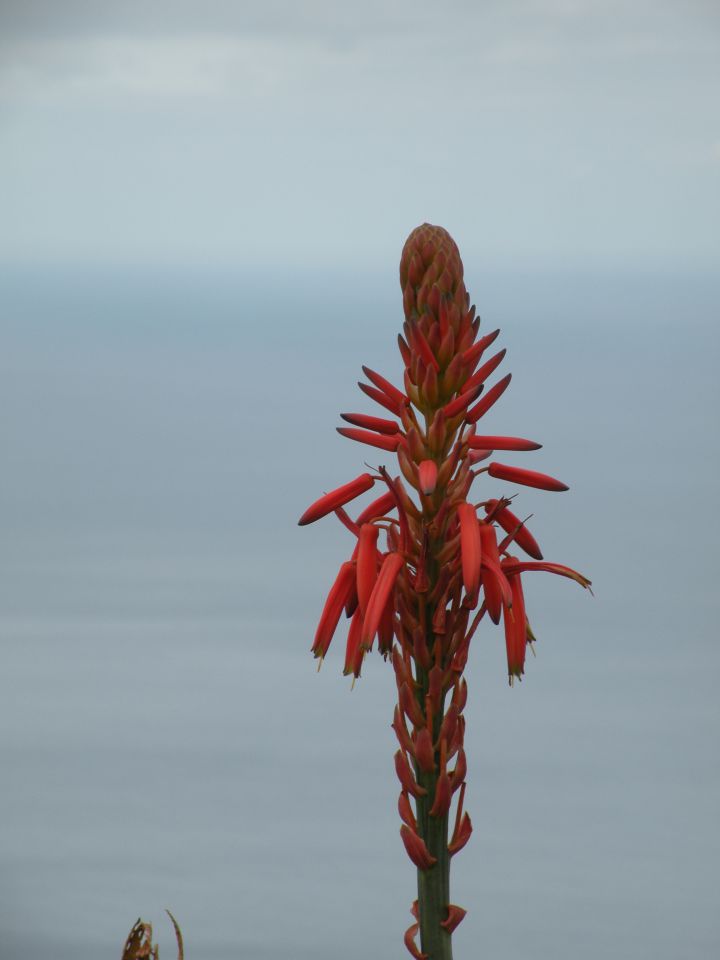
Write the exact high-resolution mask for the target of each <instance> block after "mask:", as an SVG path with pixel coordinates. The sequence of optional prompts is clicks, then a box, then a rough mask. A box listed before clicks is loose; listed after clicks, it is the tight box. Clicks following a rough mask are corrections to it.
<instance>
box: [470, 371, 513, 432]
mask: <svg viewBox="0 0 720 960" xmlns="http://www.w3.org/2000/svg"><path fill="white" fill-rule="evenodd" d="M511 380H512V374H511V373H507V374H505V376H504V377H503V378H502V380H498V382H497V383H496V384H495V386H494V387H491V388H490V389H489V390H488V392H487V393H486V394H485V396H484V397H483V398H482V400H480V401H479V403H476V404H475V406H474V407H471V408H470V409H469V410H468V412H467V416H466V417H465V419H466V420H467V422H468V423H477V422H478V420H479V419H480V417H484V416H485V414H486V413H487V412H488V410H489V409H490V407H492V405H493V404H494V403H496V402H497V401H498V400H499V399H500V397H501V396H502V395H503V394H504V393H505V391H506V390H507V388H508V387H509V386H510V381H511Z"/></svg>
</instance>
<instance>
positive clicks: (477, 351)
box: [462, 327, 500, 369]
mask: <svg viewBox="0 0 720 960" xmlns="http://www.w3.org/2000/svg"><path fill="white" fill-rule="evenodd" d="M499 333H500V328H499V327H498V329H497V330H493V332H492V333H486V334H485V336H484V337H481V338H480V339H479V340H478V342H477V343H476V344H474V346H472V347H469V348H468V349H467V350H466V351H465V353H463V355H462V361H463V363H464V364H466V365H467V366H468V367H470V369H473V368H474V366H475V364H476V363H477V362H478V360H479V359H480V357H481V356H482V355H483V353H484V352H485V350H487V348H488V347H489V346H490V344H491V343H493V342H494V341H495V340H496V339H497V337H498V334H499Z"/></svg>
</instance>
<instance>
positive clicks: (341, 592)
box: [312, 562, 355, 657]
mask: <svg viewBox="0 0 720 960" xmlns="http://www.w3.org/2000/svg"><path fill="white" fill-rule="evenodd" d="M354 579H355V564H353V563H349V562H348V563H344V564H343V565H342V566H341V567H340V572H339V573H338V575H337V577H336V579H335V583H334V584H333V585H332V587H331V589H330V593H329V594H328V597H327V600H326V601H325V606H324V607H323V612H322V615H321V616H320V622H319V623H318V627H317V630H316V631H315V639H314V640H313V645H312V652H313V653H314V654H315V656H316V657H324V656H325V654H326V653H327V650H328V647H329V646H330V641H331V640H332V638H333V634H334V633H335V629H336V627H337V625H338V621H339V620H340V614H341V613H342V612H343V607H344V606H345V604H346V602H347V599H348V597H349V596H350V593H351V592H352V588H353V580H354Z"/></svg>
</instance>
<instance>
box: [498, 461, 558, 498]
mask: <svg viewBox="0 0 720 960" xmlns="http://www.w3.org/2000/svg"><path fill="white" fill-rule="evenodd" d="M488 473H489V474H490V476H491V477H495V479H496V480H507V481H508V482H509V483H521V484H523V486H525V487H537V489H538V490H552V491H555V492H557V493H561V492H562V491H563V490H569V489H570V487H568V485H567V484H566V483H563V482H562V480H556V479H555V477H550V476H548V475H547V474H546V473H538V472H537V471H536V470H523V469H522V468H520V467H510V466H508V465H507V464H506V463H494V462H493V463H491V464H490V466H489V467H488Z"/></svg>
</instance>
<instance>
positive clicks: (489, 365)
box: [463, 347, 507, 392]
mask: <svg viewBox="0 0 720 960" xmlns="http://www.w3.org/2000/svg"><path fill="white" fill-rule="evenodd" d="M506 353H507V349H506V348H505V347H503V349H502V350H499V351H498V352H497V353H496V354H495V355H494V356H492V357H490V359H489V360H486V361H485V363H484V364H483V365H482V366H481V367H478V368H477V370H476V371H475V373H474V374H473V375H472V376H471V377H470V378H469V379H467V380H466V381H465V383H464V384H463V392H464V391H465V390H472V389H473V387H477V386H478V384H481V383H485V381H486V380H487V378H488V377H489V376H490V374H491V373H494V372H495V370H497V368H498V367H499V366H500V364H501V363H502V362H503V359H504V357H505V354H506Z"/></svg>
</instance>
